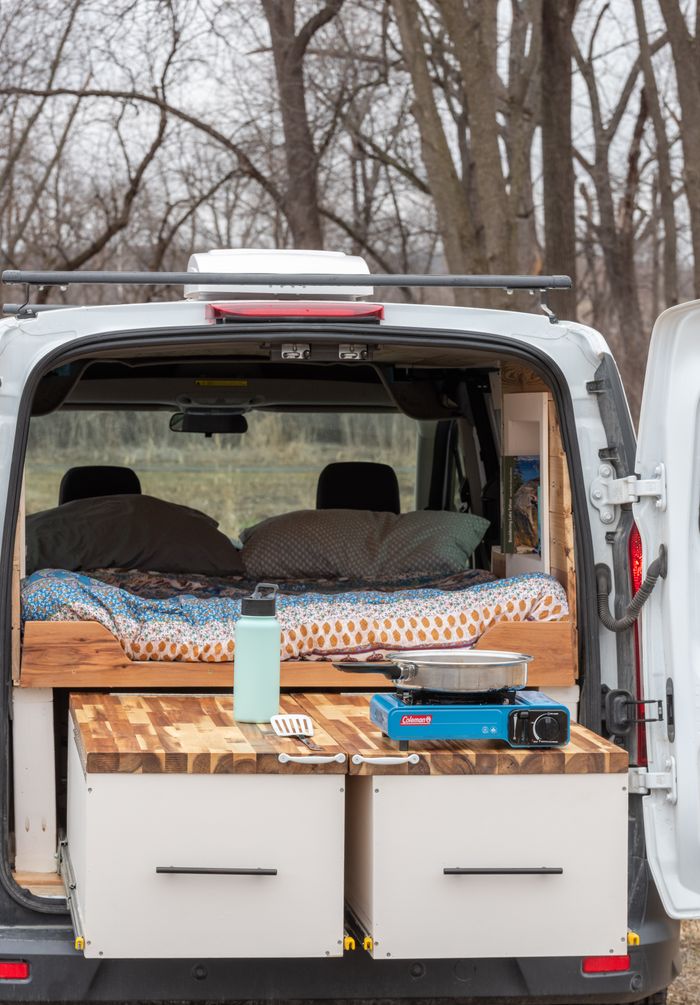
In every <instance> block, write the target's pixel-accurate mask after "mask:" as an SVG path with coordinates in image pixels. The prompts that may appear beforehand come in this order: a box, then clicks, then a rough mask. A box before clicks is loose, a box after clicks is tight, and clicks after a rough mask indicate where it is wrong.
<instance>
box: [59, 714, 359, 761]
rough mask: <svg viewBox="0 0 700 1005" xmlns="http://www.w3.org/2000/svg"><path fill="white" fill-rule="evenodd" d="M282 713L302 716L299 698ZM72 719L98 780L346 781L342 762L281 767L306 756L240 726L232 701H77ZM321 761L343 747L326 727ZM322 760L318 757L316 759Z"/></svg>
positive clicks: (264, 731) (255, 727)
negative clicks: (299, 777)
mask: <svg viewBox="0 0 700 1005" xmlns="http://www.w3.org/2000/svg"><path fill="white" fill-rule="evenodd" d="M281 711H282V712H286V713H297V714H298V713H299V712H300V711H301V708H300V706H299V705H298V704H297V702H296V701H295V699H294V698H293V697H292V695H282V699H281ZM70 714H71V718H72V721H73V726H74V728H75V735H76V741H77V746H78V750H79V752H80V757H81V760H82V763H83V768H84V769H85V771H86V772H88V773H91V774H113V773H129V774H134V773H137V774H161V773H167V774H197V775H202V774H203V775H212V774H277V773H278V772H284V773H287V774H289V773H294V774H308V773H309V772H310V771H316V772H323V773H330V774H345V771H346V767H345V765H344V764H340V763H338V762H337V761H333V762H331V763H330V764H317V765H313V766H312V765H310V764H309V763H308V762H307V763H306V764H304V763H301V764H300V763H294V762H292V761H290V762H288V763H286V764H280V762H279V754H281V753H287V754H291V755H292V756H294V757H299V756H302V757H306V756H307V755H309V754H311V753H312V752H311V751H309V750H308V748H307V747H306V746H305V745H304V744H303V743H302V742H301V741H300V740H292V739H282V738H281V737H278V736H276V735H275V734H274V732H273V730H272V727H271V726H270V724H269V723H261V724H257V723H246V722H236V721H235V720H234V718H233V699H232V698H231V697H229V696H228V695H160V696H158V695H109V694H72V695H71V696H70ZM314 742H315V743H317V744H318V745H319V746H320V747H321V748H322V750H321V751H319V752H318V754H319V755H330V756H333V755H337V754H339V753H340V752H341V747H340V746H339V745H338V743H337V742H336V741H335V740H334V739H333V737H331V736H330V735H329V734H328V733H327V732H326V731H325V730H324V729H323V728H322V727H321V726H320V725H319V726H318V727H317V728H316V730H315V732H314ZM314 753H315V752H314Z"/></svg>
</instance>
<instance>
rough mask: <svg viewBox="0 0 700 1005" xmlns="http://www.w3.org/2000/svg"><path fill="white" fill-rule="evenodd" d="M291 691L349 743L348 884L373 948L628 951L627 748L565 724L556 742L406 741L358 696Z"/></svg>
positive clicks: (389, 951)
mask: <svg viewBox="0 0 700 1005" xmlns="http://www.w3.org/2000/svg"><path fill="white" fill-rule="evenodd" d="M299 702H300V704H302V705H303V706H304V708H305V709H306V711H307V712H308V713H309V714H310V715H311V716H312V718H313V719H314V721H315V723H316V724H317V728H318V727H320V728H322V729H323V730H324V731H325V732H327V733H329V734H330V735H331V736H333V737H334V738H335V739H336V741H337V742H338V743H339V745H340V746H341V747H342V748H343V749H344V750H345V751H346V752H347V754H348V772H349V775H350V777H349V778H348V785H347V830H346V845H347V848H346V856H345V896H346V899H347V902H348V904H349V906H350V908H351V910H352V912H353V914H354V915H355V917H356V918H357V920H358V921H359V924H360V926H361V927H362V928H363V929H364V930H365V931H366V932H367V933H368V934H369V935H371V936H372V937H373V950H372V952H373V955H374V956H375V957H377V958H382V959H386V958H387V957H391V958H392V959H396V958H403V959H406V958H408V959H417V958H431V957H433V958H445V957H446V958H463V957H488V956H504V957H507V956H521V957H522V956H602V955H605V956H607V955H609V954H611V953H612V954H616V953H617V954H620V953H624V952H625V946H626V935H627V774H626V772H627V754H626V752H625V751H624V750H621V749H620V748H619V747H617V746H615V745H614V744H612V743H609V742H608V741H607V740H604V739H602V738H601V737H599V736H597V735H596V734H594V733H592V732H590V731H589V730H587V729H584V728H583V727H582V726H579V725H576V724H572V727H571V742H570V743H569V744H568V745H567V746H566V747H563V748H560V749H550V750H511V749H510V748H508V747H506V746H505V744H502V743H494V742H492V741H488V740H487V741H483V742H473V743H468V742H462V741H459V742H457V741H451V742H442V741H431V742H427V743H423V744H420V743H418V742H416V743H411V747H410V750H409V751H408V752H403V751H399V750H398V749H397V745H396V744H395V743H394V742H392V741H391V740H388V739H387V738H386V737H384V736H383V735H382V734H381V732H380V730H379V729H378V727H376V726H375V725H374V724H373V723H371V722H370V720H369V715H368V703H369V698H368V697H367V696H365V695H322V694H306V695H301V696H299ZM410 755H414V756H413V759H414V760H415V757H416V755H417V760H415V763H413V762H412V760H411V759H410Z"/></svg>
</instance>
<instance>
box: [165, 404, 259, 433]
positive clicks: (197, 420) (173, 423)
mask: <svg viewBox="0 0 700 1005" xmlns="http://www.w3.org/2000/svg"><path fill="white" fill-rule="evenodd" d="M170 428H171V430H172V431H173V433H204V435H205V436H212V435H213V434H214V433H247V432H248V421H247V419H246V417H245V415H241V414H240V412H212V411H211V410H209V409H202V410H201V411H187V412H175V414H174V415H172V416H171V417H170Z"/></svg>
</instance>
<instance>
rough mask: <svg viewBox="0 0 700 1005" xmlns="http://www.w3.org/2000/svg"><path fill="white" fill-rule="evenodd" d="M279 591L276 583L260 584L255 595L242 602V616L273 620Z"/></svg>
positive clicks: (254, 591) (255, 590)
mask: <svg viewBox="0 0 700 1005" xmlns="http://www.w3.org/2000/svg"><path fill="white" fill-rule="evenodd" d="M278 589H279V587H278V586H276V585H275V584H274V583H258V585H257V586H256V587H255V589H254V590H253V593H252V594H251V595H250V596H249V597H244V598H243V600H241V614H243V615H245V616H246V617H251V616H252V617H257V618H273V617H274V616H275V597H276V595H277V591H278ZM263 591H264V592H263Z"/></svg>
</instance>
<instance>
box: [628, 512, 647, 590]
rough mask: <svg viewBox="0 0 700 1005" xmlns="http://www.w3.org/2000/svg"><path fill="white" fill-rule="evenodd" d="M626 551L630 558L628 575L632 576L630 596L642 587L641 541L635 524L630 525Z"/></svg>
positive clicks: (642, 557)
mask: <svg viewBox="0 0 700 1005" xmlns="http://www.w3.org/2000/svg"><path fill="white" fill-rule="evenodd" d="M627 550H628V553H629V557H630V573H631V576H632V596H634V595H635V593H637V592H638V591H639V587H640V586H641V585H642V578H643V577H642V565H643V561H644V556H643V555H642V539H641V537H640V534H639V529H638V527H637V524H636V523H633V524H632V530H631V531H630V537H629V542H628V544H627Z"/></svg>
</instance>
